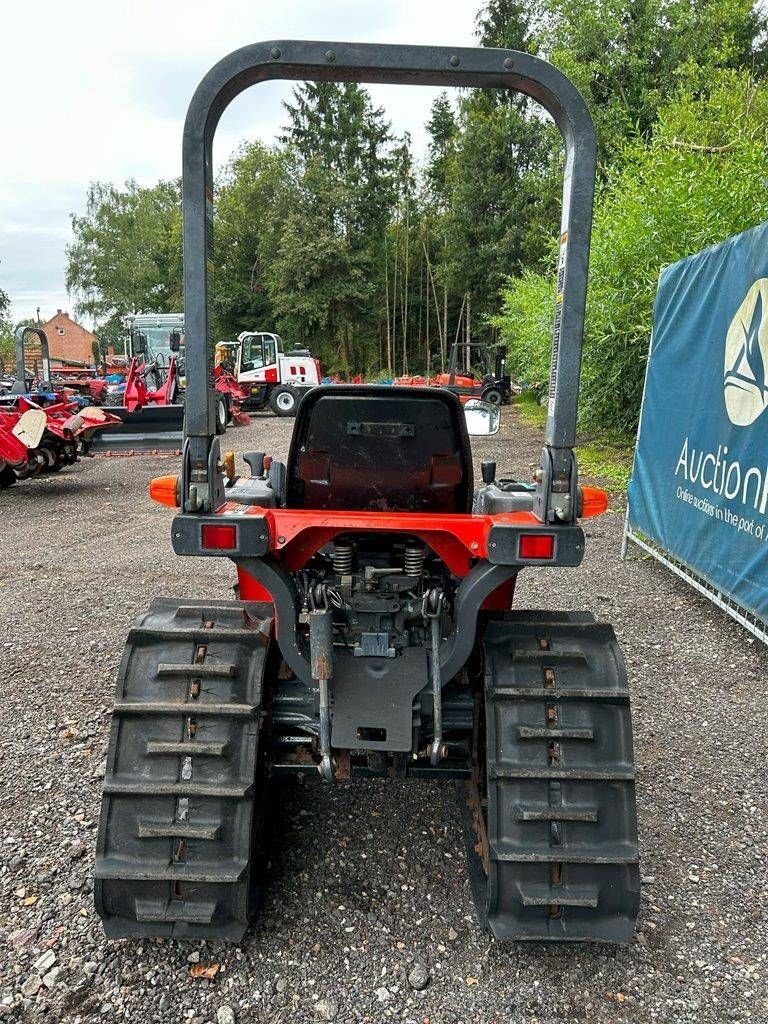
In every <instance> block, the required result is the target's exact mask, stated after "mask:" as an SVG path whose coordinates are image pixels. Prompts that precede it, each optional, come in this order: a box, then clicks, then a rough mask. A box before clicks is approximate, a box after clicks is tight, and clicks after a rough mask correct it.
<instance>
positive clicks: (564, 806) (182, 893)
mask: <svg viewBox="0 0 768 1024" xmlns="http://www.w3.org/2000/svg"><path fill="white" fill-rule="evenodd" d="M272 79H292V80H321V81H335V82H343V81H362V82H378V83H408V84H414V85H418V84H426V85H433V86H434V85H438V86H449V85H451V86H457V87H464V88H470V87H471V88H476V87H492V88H501V89H510V90H515V91H517V92H520V93H523V94H525V95H527V96H530V97H532V98H534V99H535V100H537V101H538V102H539V103H541V104H542V105H543V106H544V107H545V108H546V110H548V111H549V112H550V114H551V115H552V117H553V118H554V120H555V122H556V124H557V125H558V127H559V129H560V131H561V133H562V136H563V139H564V143H565V150H566V158H565V184H564V190H563V214H562V227H561V248H560V257H559V264H558V287H557V305H556V309H555V320H554V337H553V351H552V368H551V379H550V392H549V407H548V418H547V424H546V433H545V443H544V447H543V450H542V454H541V460H540V465H539V468H538V469H537V470H536V473H535V475H534V480H533V481H532V482H531V483H526V482H518V481H515V480H512V479H509V478H508V477H506V476H501V475H497V472H496V467H495V465H494V464H492V463H485V464H484V465H483V467H482V480H480V481H478V482H477V486H475V484H474V481H473V469H472V465H473V464H472V457H471V449H470V441H469V434H468V423H469V422H470V421H473V422H472V426H471V429H472V430H473V432H480V430H482V431H483V432H488V431H489V430H490V429H492V428H493V419H494V417H498V416H499V415H500V411H499V410H498V409H495V408H493V407H490V406H487V405H484V404H482V403H481V404H480V405H474V406H470V407H469V409H468V410H466V409H462V406H461V405H460V403H459V401H458V398H457V397H456V396H455V395H453V394H451V393H449V392H447V391H444V390H441V389H437V388H432V389H415V388H414V389H405V388H404V389H401V390H399V389H395V388H385V387H370V386H358V387H349V386H337V387H319V388H316V389H314V390H313V391H310V392H309V393H308V394H307V396H306V397H305V398H304V400H303V401H302V403H301V405H300V407H299V410H298V413H297V418H296V422H295V425H294V430H293V436H292V441H291V446H290V451H289V454H288V457H287V461H286V462H285V463H282V462H280V461H279V460H278V459H276V458H267V457H265V456H264V453H260V452H250V453H248V454H247V456H246V462H247V463H248V465H249V468H250V473H248V474H244V475H242V476H240V475H238V473H237V470H236V467H235V464H234V457H233V456H231V455H228V454H226V453H222V451H221V448H220V440H219V438H218V437H217V435H216V424H215V412H214V391H213V384H212V364H213V344H212V341H211V338H210V333H209V323H208V304H209V297H208V279H207V267H208V261H209V260H210V259H211V253H212V252H213V249H212V240H211V216H212V190H213V177H212V161H211V145H212V141H213V136H214V132H215V128H216V124H217V122H218V120H219V117H220V116H221V114H222V113H223V111H224V109H225V108H226V106H227V105H228V104H229V103H230V102H231V100H232V99H233V98H234V97H235V96H236V95H237V94H238V93H240V92H241V91H242V90H243V89H245V88H246V87H248V86H250V85H252V84H255V83H258V82H263V81H267V80H272ZM594 172H595V135H594V131H593V127H592V122H591V120H590V116H589V113H588V111H587V108H586V106H585V104H584V102H583V100H582V98H581V96H580V95H579V93H578V92H577V90H576V89H575V88H574V86H573V85H572V84H571V82H570V81H569V80H568V79H567V78H565V77H564V76H563V75H562V74H561V73H560V72H558V71H557V70H556V69H555V68H553V67H551V66H550V65H548V64H547V63H545V62H543V61H541V60H539V59H537V58H536V57H533V56H531V55H530V54H528V53H518V52H514V51H509V50H497V49H446V48H442V47H420V46H419V47H417V46H413V47H411V46H376V45H368V44H365V45H364V44H349V43H338V44H337V43H320V42H305V41H302V42H285V41H279V42H266V43H257V44H255V45H252V46H246V47H244V48H243V49H240V50H238V51H236V52H234V53H232V54H230V55H229V56H228V57H226V58H224V59H223V60H222V61H220V63H218V64H217V65H216V66H215V67H214V68H213V69H212V70H211V71H210V72H209V73H208V75H206V77H205V78H204V79H203V81H202V82H201V84H200V86H199V87H198V89H197V91H196V92H195V95H194V97H193V99H192V102H191V105H190V108H189V112H188V114H187V119H186V124H185V128H184V142H183V216H184V294H185V303H186V311H185V324H186V362H187V404H186V431H185V433H186V436H185V442H184V454H183V459H182V467H181V475H180V476H179V477H178V478H173V477H171V478H161V479H159V480H156V481H154V482H153V484H152V486H151V494H152V495H153V497H155V498H156V500H159V501H161V502H163V503H165V504H167V505H170V506H174V507H175V508H176V514H175V515H174V517H173V520H172V524H171V542H172V544H173V549H174V551H175V552H176V553H177V554H178V555H180V556H183V557H197V558H228V559H229V560H230V561H231V562H232V563H233V564H234V568H235V570H236V574H237V592H236V594H237V599H236V600H221V601H210V600H196V599H195V597H194V595H189V596H188V597H187V598H184V599H182V600H179V599H164V598H158V599H157V600H155V602H154V603H153V604H152V605H151V607H150V608H149V610H148V611H147V612H146V613H145V614H144V615H142V616H141V617H140V618H139V619H138V620H137V622H136V624H135V626H134V628H133V629H132V630H131V632H130V634H129V637H128V643H127V646H126V649H125V653H124V655H123V659H122V663H121V666H120V671H119V677H118V682H117V694H116V701H115V706H114V712H113V718H112V726H111V735H110V742H109V753H108V762H107V771H106V778H105V782H104V797H103V806H102V813H101V819H100V825H99V833H98V847H97V859H96V868H95V898H96V905H97V909H98V912H99V914H100V916H101V917H102V919H103V922H104V927H105V930H106V933H107V935H108V936H111V937H121V936H123V937H124V936H169V937H176V938H205V939H229V940H232V941H239V940H240V939H241V938H242V937H243V934H244V932H245V931H246V929H247V927H248V925H249V922H250V921H251V919H252V917H253V915H254V912H255V910H256V907H257V895H258V892H259V883H260V861H259V858H258V855H257V853H258V850H259V849H260V847H261V845H262V840H263V839H264V828H265V826H264V819H263V816H262V811H263V807H264V800H265V796H266V794H267V792H268V790H269V787H270V784H271V783H272V782H273V780H275V779H276V778H277V777H278V776H281V775H289V776H290V775H301V776H303V777H304V778H305V779H316V780H317V783H318V785H320V784H324V785H339V784H343V783H344V782H345V781H346V780H348V779H353V780H354V779H355V778H356V777H358V776H361V777H371V776H381V777H382V778H391V777H393V776H396V777H408V778H412V779H414V781H416V780H418V779H443V780H446V781H449V780H450V781H451V782H452V783H453V784H455V786H456V787H457V791H458V794H459V804H460V807H461V811H462V813H463V818H464V831H465V834H466V839H467V853H468V858H469V869H470V876H471V879H472V884H473V891H474V898H475V902H476V905H477V913H478V917H479V920H480V922H481V923H482V925H483V926H485V927H487V928H488V929H489V930H490V931H491V932H492V933H493V935H495V936H496V937H497V938H499V939H525V940H565V941H596V940H599V941H609V942H627V941H629V940H630V938H631V936H632V933H633V927H634V921H635V916H636V914H637V910H638V903H639V874H638V848H637V836H636V816H635V796H634V781H633V780H634V766H633V756H632V732H631V722H630V707H629V694H628V688H627V675H626V670H625V667H624V662H623V660H622V656H621V653H620V651H619V647H618V645H617V642H616V637H615V635H614V632H613V630H612V628H611V627H610V626H609V625H607V624H605V623H601V622H596V621H595V620H594V618H593V617H592V616H591V615H590V614H588V613H586V612H572V611H554V610H551V609H544V610H529V609H525V608H522V609H517V610H514V609H513V608H512V603H513V597H514V590H515V582H516V580H517V577H518V574H519V573H520V572H521V571H523V570H534V571H538V572H541V571H542V570H548V569H554V568H559V569H568V568H571V569H574V570H575V568H576V567H577V566H578V565H579V564H580V563H581V561H582V558H583V555H584V532H583V530H582V528H581V527H580V525H579V519H580V518H582V517H586V516H589V515H593V514H596V513H597V512H600V511H602V510H604V509H605V507H606V503H607V499H606V496H605V495H604V494H603V492H598V491H596V490H594V489H590V488H587V487H584V486H581V485H580V483H579V479H578V475H577V467H576V461H575V459H574V455H573V445H574V433H575V425H576V405H577V390H578V379H579V366H580V357H581V341H582V326H583V319H584V306H585V296H586V284H587V261H588V251H589V237H590V227H591V214H592V196H593V185H594ZM478 422H479V424H480V427H478V425H477V423H478ZM573 583H574V586H581V587H584V586H585V585H586V582H585V579H584V577H583V576H582V577H580V578H579V577H578V576H577V575H575V574H574V576H573Z"/></svg>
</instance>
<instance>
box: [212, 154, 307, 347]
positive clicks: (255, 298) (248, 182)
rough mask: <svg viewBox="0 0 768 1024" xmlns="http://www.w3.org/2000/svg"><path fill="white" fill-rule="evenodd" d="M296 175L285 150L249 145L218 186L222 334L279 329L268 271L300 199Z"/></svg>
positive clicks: (217, 318) (216, 309) (217, 303)
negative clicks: (281, 236)
mask: <svg viewBox="0 0 768 1024" xmlns="http://www.w3.org/2000/svg"><path fill="white" fill-rule="evenodd" d="M293 172H294V168H293V165H292V161H291V159H290V154H288V153H286V151H285V150H283V149H280V148H278V147H274V148H271V149H270V148H267V147H266V146H264V145H262V144H261V143H260V142H252V143H246V144H243V145H242V146H241V147H240V149H239V150H238V151H237V152H236V153H235V155H234V156H233V157H232V159H231V160H230V162H229V164H228V165H227V167H226V169H225V171H224V174H223V175H222V178H221V180H220V181H219V183H218V185H217V189H216V206H215V214H214V217H215V222H214V233H213V238H214V251H215V255H216V269H215V279H214V287H213V289H212V307H213V319H214V330H215V331H216V332H217V334H222V335H237V334H239V333H240V332H241V331H244V330H258V329H262V330H266V329H269V328H270V327H271V326H272V325H273V321H274V317H275V312H274V308H273V304H272V301H271V299H270V295H269V290H268V269H267V268H268V266H269V264H270V262H271V260H272V259H273V258H274V256H275V248H276V239H277V237H279V234H280V232H281V230H282V225H283V224H284V223H285V219H286V217H287V216H288V214H289V212H290V209H291V205H292V199H293V197H294V196H295V187H294V181H293Z"/></svg>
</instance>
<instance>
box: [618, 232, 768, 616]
mask: <svg viewBox="0 0 768 1024" xmlns="http://www.w3.org/2000/svg"><path fill="white" fill-rule="evenodd" d="M767 379H768V224H761V225H760V226H759V227H757V228H753V229H752V230H750V231H745V232H744V233H743V234H741V235H736V236H735V237H733V238H729V239H727V240H726V241H725V242H722V243H721V244H720V245H716V246H713V247H712V248H711V249H705V250H704V252H700V253H697V254H696V255H695V256H689V257H688V258H687V259H684V260H681V261H680V262H679V263H675V264H674V265H673V266H671V267H668V268H667V269H666V270H664V271H663V272H662V274H661V277H660V280H659V289H658V293H657V295H656V302H655V305H654V326H653V340H652V343H651V351H650V359H649V363H648V374H647V378H646V384H645V396H644V399H643V412H642V417H641V423H640V430H639V436H638V444H637V451H636V453H635V463H634V469H633V471H632V479H631V481H630V485H629V520H630V525H631V526H632V528H633V529H634V530H636V531H638V532H640V533H642V534H645V536H646V537H649V538H650V539H651V540H653V541H654V542H655V543H656V544H658V545H659V546H660V547H662V548H663V549H664V550H665V551H667V552H669V553H670V554H671V555H673V556H674V557H675V558H677V559H678V560H679V561H681V562H683V563H685V564H686V565H687V566H689V567H690V568H691V569H693V570H695V572H696V573H698V574H699V575H700V576H703V577H704V578H705V579H706V580H708V581H709V582H710V583H711V584H713V585H714V586H715V587H717V589H718V590H721V591H722V592H723V593H724V594H726V595H729V596H730V597H732V598H733V599H734V600H735V601H736V602H738V604H740V605H742V606H743V607H744V608H746V609H748V610H750V611H752V612H754V613H755V614H756V615H758V616H759V617H760V618H761V619H763V620H765V621H768V414H767V413H766V408H768V386H767V384H766V381H767Z"/></svg>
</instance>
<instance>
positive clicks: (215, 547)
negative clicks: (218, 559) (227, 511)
mask: <svg viewBox="0 0 768 1024" xmlns="http://www.w3.org/2000/svg"><path fill="white" fill-rule="evenodd" d="M200 545H201V547H202V548H203V550H204V551H232V550H233V549H234V548H236V547H237V527H236V526H232V525H230V524H228V523H221V524H219V523H216V524H211V523H209V524H206V525H205V526H203V527H202V529H201V531H200Z"/></svg>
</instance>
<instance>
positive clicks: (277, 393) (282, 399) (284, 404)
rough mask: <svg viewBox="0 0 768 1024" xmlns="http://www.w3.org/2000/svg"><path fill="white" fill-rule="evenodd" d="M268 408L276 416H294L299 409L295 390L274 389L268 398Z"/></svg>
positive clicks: (287, 388) (286, 388)
mask: <svg viewBox="0 0 768 1024" xmlns="http://www.w3.org/2000/svg"><path fill="white" fill-rule="evenodd" d="M269 407H270V409H271V410H272V412H273V413H275V415H276V416H295V415H296V412H297V410H298V408H299V394H298V392H297V391H296V388H289V387H284V386H283V387H279V388H275V390H274V391H273V392H272V393H271V394H270V396H269Z"/></svg>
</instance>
